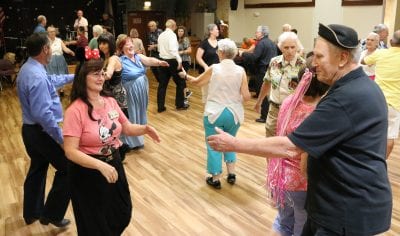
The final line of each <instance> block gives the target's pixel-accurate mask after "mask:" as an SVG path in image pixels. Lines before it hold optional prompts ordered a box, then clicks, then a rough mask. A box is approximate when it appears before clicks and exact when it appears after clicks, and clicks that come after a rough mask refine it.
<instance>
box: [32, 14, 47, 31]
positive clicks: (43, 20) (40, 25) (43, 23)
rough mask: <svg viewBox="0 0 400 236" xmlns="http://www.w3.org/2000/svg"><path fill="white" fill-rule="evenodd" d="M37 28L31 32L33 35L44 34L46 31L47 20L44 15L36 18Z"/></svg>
mask: <svg viewBox="0 0 400 236" xmlns="http://www.w3.org/2000/svg"><path fill="white" fill-rule="evenodd" d="M36 20H37V23H38V24H37V26H36V27H35V29H34V30H33V33H45V32H47V31H46V28H45V27H46V24H47V19H46V17H45V16H44V15H40V16H38V17H37V19H36Z"/></svg>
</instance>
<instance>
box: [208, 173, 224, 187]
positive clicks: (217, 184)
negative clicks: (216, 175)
mask: <svg viewBox="0 0 400 236" xmlns="http://www.w3.org/2000/svg"><path fill="white" fill-rule="evenodd" d="M206 182H207V184H208V185H210V186H212V187H213V188H215V189H221V182H220V181H219V180H215V181H214V180H213V177H212V176H210V177H207V179H206Z"/></svg>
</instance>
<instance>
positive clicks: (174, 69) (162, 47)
mask: <svg viewBox="0 0 400 236" xmlns="http://www.w3.org/2000/svg"><path fill="white" fill-rule="evenodd" d="M165 27H166V29H165V31H164V32H162V33H161V34H160V36H159V37H158V51H159V52H160V59H161V60H164V61H167V62H168V64H169V67H160V68H159V70H160V74H159V84H158V90H157V105H158V112H164V111H165V110H166V108H165V94H166V92H167V87H168V82H169V79H170V78H171V76H172V78H173V80H174V82H175V84H176V98H175V106H176V109H178V110H186V109H188V108H189V105H188V104H185V103H184V98H185V97H184V94H183V90H184V88H185V81H184V80H183V79H182V78H180V77H179V75H178V71H179V70H181V68H182V58H181V56H180V55H179V53H178V47H179V44H178V39H177V36H176V34H175V33H174V31H175V30H176V22H175V21H174V20H172V19H169V20H167V22H166V23H165Z"/></svg>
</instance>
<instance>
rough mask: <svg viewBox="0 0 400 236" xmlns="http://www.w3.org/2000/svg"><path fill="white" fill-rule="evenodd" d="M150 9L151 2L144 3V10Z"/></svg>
mask: <svg viewBox="0 0 400 236" xmlns="http://www.w3.org/2000/svg"><path fill="white" fill-rule="evenodd" d="M150 7H151V1H144V8H145V9H150Z"/></svg>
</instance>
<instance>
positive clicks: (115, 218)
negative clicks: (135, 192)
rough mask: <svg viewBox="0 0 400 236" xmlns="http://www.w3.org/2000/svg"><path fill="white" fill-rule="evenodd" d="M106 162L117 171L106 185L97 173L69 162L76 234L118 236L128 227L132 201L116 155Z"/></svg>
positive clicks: (118, 157) (123, 172) (104, 179)
mask: <svg viewBox="0 0 400 236" xmlns="http://www.w3.org/2000/svg"><path fill="white" fill-rule="evenodd" d="M113 158H114V159H113V160H111V161H109V162H107V163H108V164H110V165H112V166H113V167H114V168H115V169H116V170H117V172H118V180H117V182H116V183H108V182H107V180H106V178H105V177H104V176H103V175H102V174H101V173H100V171H98V170H94V169H89V168H85V167H82V166H80V165H77V164H75V163H73V162H69V172H68V173H69V180H70V184H71V186H70V189H71V199H72V207H73V209H74V216H75V221H76V227H77V231H78V235H81V236H82V235H96V236H117V235H118V236H119V235H121V234H122V232H123V231H124V230H125V228H126V227H127V226H128V225H129V222H130V220H131V216H132V202H131V195H130V192H129V186H128V181H127V179H126V175H125V170H124V168H123V166H122V163H121V159H120V156H119V152H118V151H116V152H115V153H114V154H113Z"/></svg>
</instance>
